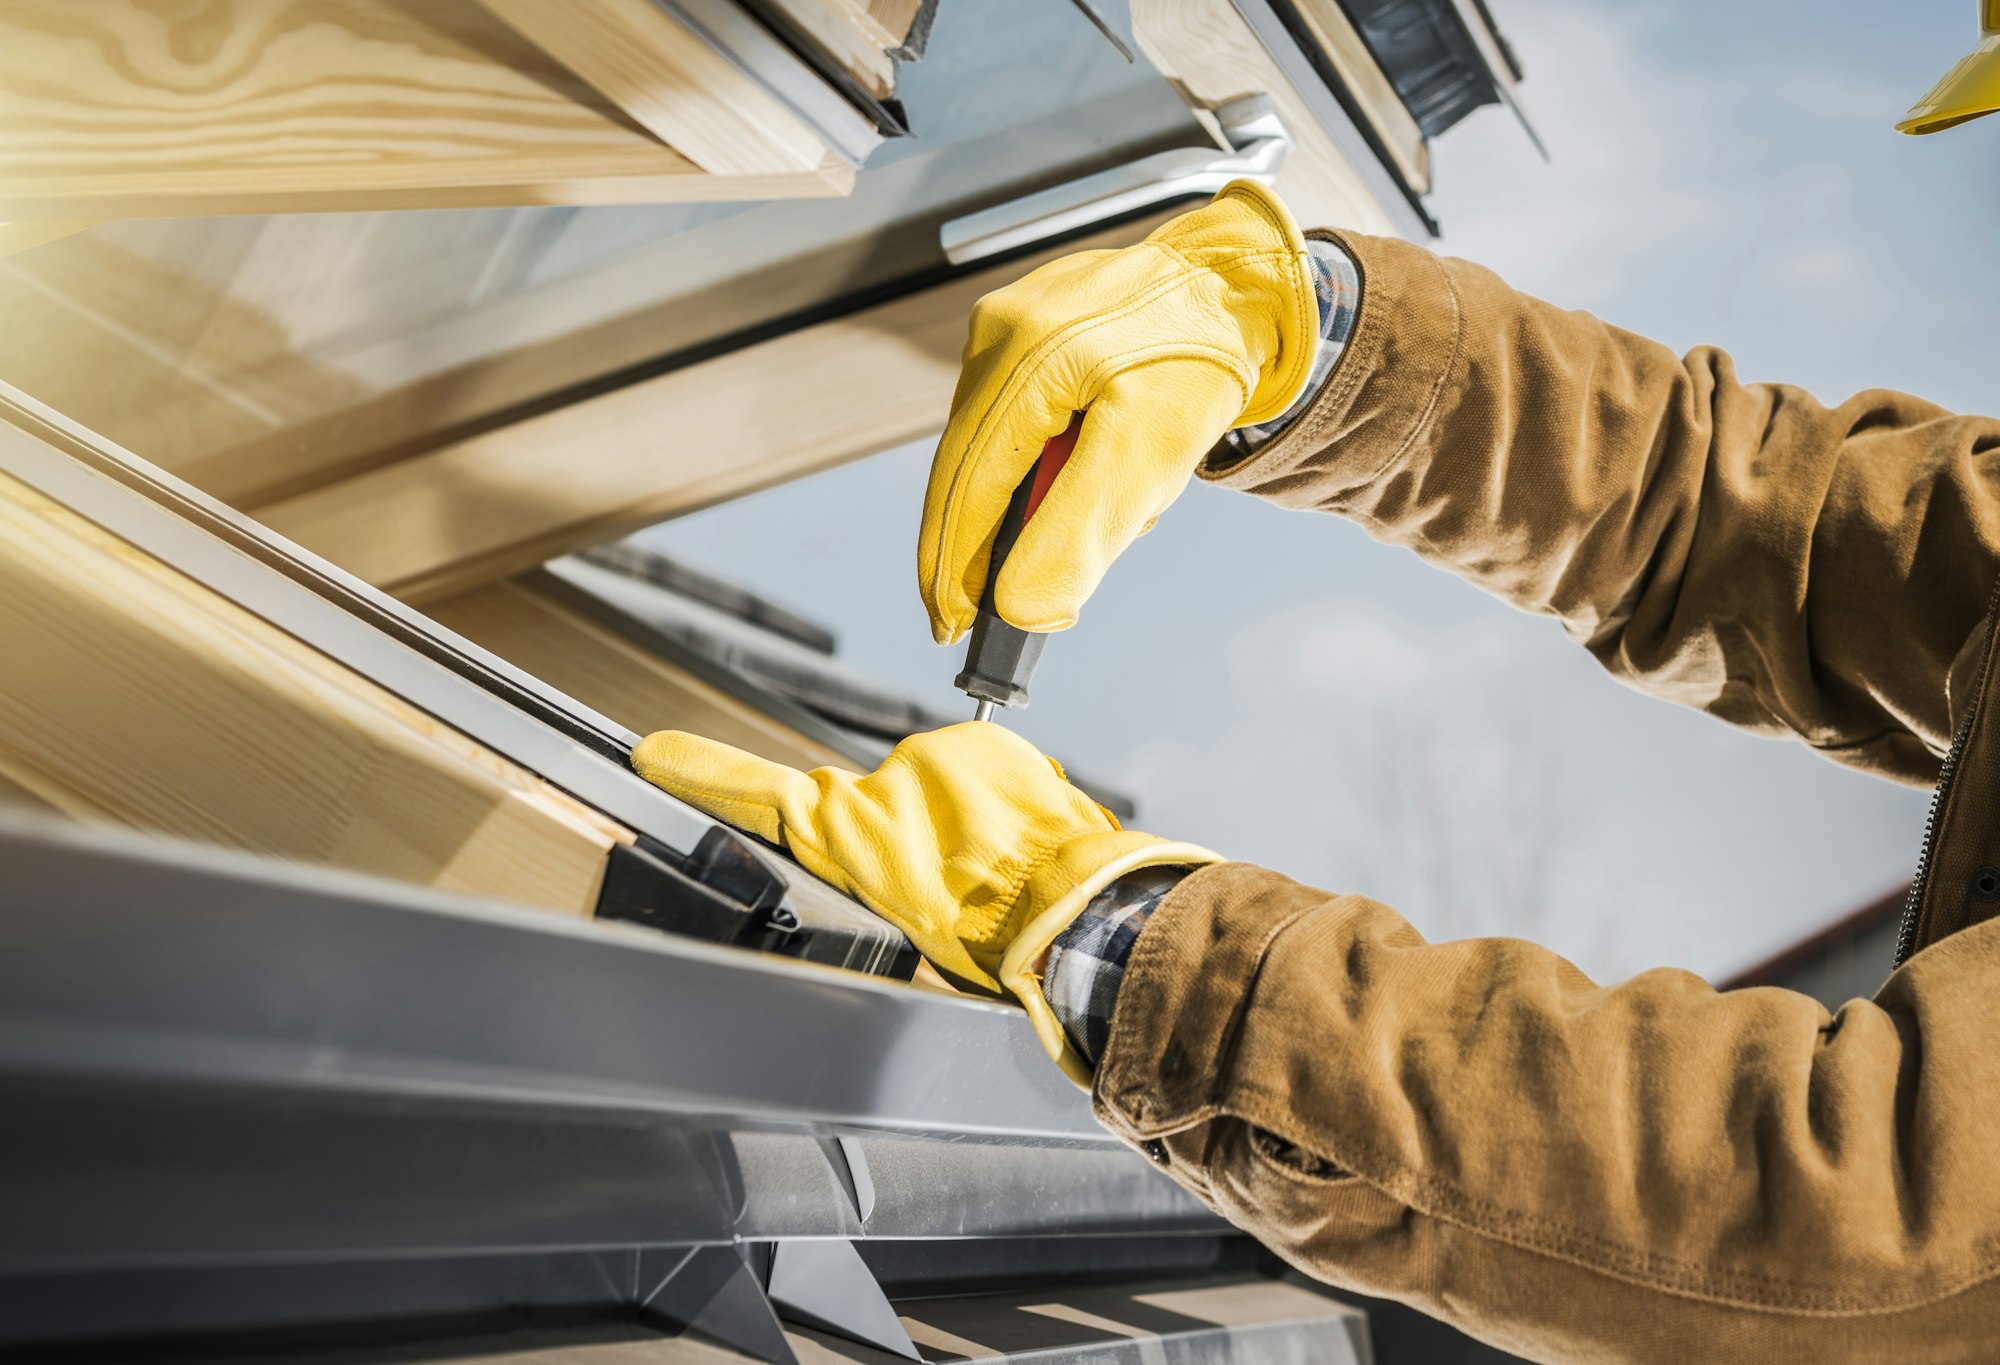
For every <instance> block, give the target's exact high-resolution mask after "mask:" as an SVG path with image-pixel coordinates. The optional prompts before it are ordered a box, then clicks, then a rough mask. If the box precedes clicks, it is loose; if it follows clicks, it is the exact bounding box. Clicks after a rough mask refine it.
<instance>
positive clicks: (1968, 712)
mask: <svg viewBox="0 0 2000 1365" xmlns="http://www.w3.org/2000/svg"><path fill="white" fill-rule="evenodd" d="M1996 612H2000V582H1996V583H1995V584H1994V585H1993V591H1992V593H1991V594H1989V595H1988V597H1987V599H1986V643H1985V644H1984V645H1983V646H1982V651H1983V654H1984V658H1983V659H1982V660H1981V662H1980V669H1979V678H1978V681H1977V683H1976V684H1975V687H1974V691H1973V694H1972V704H1971V705H1970V706H1968V707H1966V708H1965V718H1964V719H1963V720H1961V721H1959V723H1958V729H1957V731H1956V732H1955V733H1954V734H1953V735H1952V737H1951V748H1950V749H1949V750H1948V751H1947V752H1946V753H1945V756H1944V763H1943V765H1942V766H1941V767H1939V768H1938V780H1937V788H1936V790H1934V791H1933V792H1932V793H1931V808H1930V813H1929V814H1928V815H1926V816H1925V817H1924V846H1923V849H1922V851H1921V852H1919V853H1918V854H1917V871H1916V875H1915V876H1913V877H1911V878H1910V894H1909V895H1908V896H1906V897H1905V898H1904V900H1903V922H1902V924H1901V925H1900V926H1898V928H1897V930H1896V960H1895V961H1894V962H1893V963H1892V964H1891V965H1892V966H1896V967H1900V966H1902V965H1903V964H1904V963H1905V962H1907V961H1908V960H1909V957H1910V954H1911V953H1912V952H1914V951H1915V950H1916V946H1917V917H1918V914H1919V909H1920V907H1921V906H1922V905H1923V903H1924V892H1925V891H1926V890H1927V889H1928V888H1929V886H1930V881H1931V864H1932V862H1933V859H1934V855H1935V854H1936V852H1937V836H1938V816H1939V815H1940V814H1941V813H1942V812H1943V810H1944V800H1945V797H1946V796H1947V795H1949V794H1950V792H1951V782H1952V779H1953V778H1954V777H1956V776H1957V775H1958V760H1959V756H1960V755H1961V754H1963V753H1964V752H1965V742H1966V739H1967V737H1968V736H1970V735H1971V733H1972V718H1973V717H1974V716H1976V715H1978V714H1979V708H1980V706H1981V704H1983V703H1984V702H1985V700H1986V672H1987V669H1988V668H1990V667H1991V666H1992V662H1993V633H1994V631H1995V629H1996V628H2000V619H1996V617H1995V613H1996Z"/></svg>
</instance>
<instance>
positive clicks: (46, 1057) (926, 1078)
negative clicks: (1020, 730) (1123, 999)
mask: <svg viewBox="0 0 2000 1365" xmlns="http://www.w3.org/2000/svg"><path fill="white" fill-rule="evenodd" d="M0 866H5V867H6V869H7V873H8V875H7V876H6V878H5V879H4V880H0V941H4V943H5V945H6V951H4V952H0V1066H5V1067H6V1068H8V1069H12V1070H23V1071H36V1070H49V1069H56V1070H60V1071H64V1072H69V1073H89V1074H95V1075H100V1076H106V1077H119V1076H123V1077H131V1078H140V1077H150V1078H156V1079H181V1080H188V1081H193V1080H206V1081H211V1082H224V1081H227V1082H231V1083H238V1084H251V1085H267V1086H276V1087H280V1088H284V1089H289V1090H292V1091H294V1092H296V1093H298V1094H300V1095H301V1096H302V1097H304V1096H312V1095H317V1094H320V1093H323V1092H330V1091H339V1090H355V1091H361V1092H364V1093H370V1094H375V1095H378V1096H383V1097H389V1096H394V1095H405V1096H410V1097H421V1098H423V1099H425V1100H428V1101H436V1100H440V1099H443V1098H448V1097H454V1096H455V1097H460V1098H464V1099H486V1100H496V1101H509V1102H516V1103H527V1104H537V1105H564V1104H572V1105H594V1106H598V1107H603V1108H612V1109H628V1110H632V1111H636V1112H654V1113H675V1114H684V1115H707V1116H716V1117H725V1118H727V1119H729V1120H730V1121H731V1122H733V1123H737V1124H747V1125H750V1126H776V1127H791V1128H794V1129H802V1128H810V1127H813V1126H815V1125H821V1124H848V1125H852V1126H854V1127H857V1128H879V1129H887V1130H894V1131H904V1132H917V1133H936V1134H950V1135H955V1136H974V1135H987V1136H991V1137H1003V1138H1007V1139H1010V1140H1034V1141H1045V1142H1058V1143H1064V1142H1067V1143H1081V1144H1085V1145H1089V1146H1096V1147H1101V1148H1108V1147H1111V1146H1114V1145H1115V1140H1114V1139H1113V1138H1112V1137H1111V1136H1110V1135H1109V1134H1108V1133H1106V1132H1105V1130H1104V1129H1102V1128H1100V1127H1099V1126H1098V1125H1097V1123H1096V1121H1095V1120H1094V1119H1093V1118H1092V1117H1091V1114H1090V1106H1089V1102H1088V1100H1087V1098H1086V1097H1085V1096H1084V1094H1083V1093H1082V1092H1081V1091H1079V1090H1078V1089H1076V1087H1075V1086H1073V1085H1071V1084H1070V1083H1069V1082H1068V1081H1067V1080H1066V1079H1064V1078H1063V1076H1062V1075H1061V1073H1060V1072H1059V1071H1057V1069H1056V1068H1055V1067H1053V1066H1051V1065H1050V1064H1049V1061H1048V1058H1047V1057H1046V1056H1045V1055H1043V1053H1042V1050H1041V1046H1040V1044H1039V1043H1037V1042H1036V1040H1035V1036H1034V1032H1033V1030H1032V1029H1030V1028H1029V1026H1028V1023H1027V1020H1026V1018H1025V1017H1024V1016H1023V1015H1022V1014H1021V1013H1020V1011H1019V1010H1016V1009H1012V1008H1009V1007H1006V1006H1003V1005H998V1004H986V1003H983V1002H980V1001H975V1000H970V999H967V998H964V997H960V996H947V995H943V994H940V993H936V992H931V991H924V990H919V989H916V988H914V987H909V986H905V985H902V984H900V983H896V982H885V981H879V980H876V979H874V978H870V977H864V976H861V975H858V974H856V973H852V972H845V971H840V970H837V969H834V968H828V967H820V966H816V965H813V964H810V963H796V962H790V961H786V960H783V959H778V958H771V957H766V956H763V955H761V954H757V953H752V952H747V951H743V950H735V949H728V948H719V947H711V946H709V945H706V944H701V943H694V942H684V941H681V940H676V939H670V938H667V937H666V936H664V935H659V934H653V933H648V932H645V931H643V930H639V929H625V928H621V927H619V926H615V925H606V924H597V923H591V922H585V921H569V920H565V919H562V918H560V917H557V916H553V915H550V914H548V913H546V912H540V911H532V910H520V909H514V908H512V907H508V906H503V905H498V904H493V903H487V902H481V901H475V900H471V899H469V898H463V897H456V896H449V895H445V894H442V893H438V892H433V891H429V890H426V889H424V888H416V887H407V886H404V885H402V884H400V883H391V882H383V881H378V880H376V879H372V878H364V877H357V876H352V875H339V874H329V873H325V872H321V871H314V870H307V869H302V868H295V867H289V866H285V865H281V864H276V863H270V862H267V861H264V860H258V859H252V858H249V857H246V856H242V855H234V854H226V853H221V852H217V851H213V850H207V849H198V848H192V847H187V846H181V845H170V844H166V843H163V842H160V841H155V840H147V839H142V838H137V837H134V836H120V835H114V834H109V833H104V832H94V831H84V830H78V829H70V828H62V827H53V826H45V825H42V824H40V823H38V822H25V821H23V822H7V823H4V824H0Z"/></svg>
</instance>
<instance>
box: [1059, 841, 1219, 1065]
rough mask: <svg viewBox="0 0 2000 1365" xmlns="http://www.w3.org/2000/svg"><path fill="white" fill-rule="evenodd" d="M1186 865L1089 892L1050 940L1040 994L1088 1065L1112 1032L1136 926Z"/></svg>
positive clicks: (1141, 873) (1151, 870)
mask: <svg viewBox="0 0 2000 1365" xmlns="http://www.w3.org/2000/svg"><path fill="white" fill-rule="evenodd" d="M1189 870H1190V869H1188V868H1185V867H1143V868H1140V869H1139V870H1138V871H1137V872H1133V873H1129V874H1127V875H1126V876H1123V877H1120V878H1119V879H1118V880H1117V881H1115V882H1113V883H1112V884H1111V885H1109V886H1107V887H1105V888H1104V890H1102V891H1100V892H1098V893H1097V894H1096V895H1095V896H1093V897H1091V900H1090V904H1089V905H1087V906H1085V907H1084V909H1083V913H1082V914H1080V915H1078V916H1077V917H1076V919H1075V920H1074V921H1073V922H1071V924H1070V926H1069V928H1067V929H1065V930H1063V931H1062V933H1061V934H1060V935H1059V936H1058V937H1057V939H1056V941H1055V942H1054V943H1052V944H1050V945H1049V956H1048V962H1047V965H1046V966H1044V967H1043V969H1042V993H1043V994H1044V995H1046V996H1047V997H1048V1001H1049V1007H1050V1008H1051V1009H1052V1010H1054V1011H1055V1016H1056V1022H1058V1023H1059V1024H1061V1025H1062V1027H1063V1032H1065V1033H1067V1034H1068V1035H1069V1040H1070V1042H1072V1043H1074V1044H1075V1045H1076V1050H1077V1051H1078V1052H1081V1053H1082V1054H1083V1057H1084V1060H1085V1061H1087V1062H1089V1063H1090V1064H1091V1065H1092V1066H1095V1065H1097V1059H1098V1057H1100V1056H1101V1055H1103V1052H1104V1045H1105V1043H1106V1042H1107V1041H1109V1039H1110V1037H1111V1011H1112V1009H1113V1008H1114V1007H1115V1006H1116V1005H1117V1003H1118V987H1119V985H1120V984H1121V983H1122V982H1123V981H1124V979H1125V960H1126V958H1128V957H1129V956H1131V953H1132V945H1133V944H1134V943H1136V942H1138V939H1139V932H1140V930H1142V929H1144V928H1145V927H1146V920H1147V918H1148V917H1150V916H1151V915H1152V913H1153V911H1154V909H1155V908H1156V907H1158V905H1159V903H1160V902H1161V901H1162V900H1164V899H1166V895H1167V893H1168V892H1169V891H1171V890H1173V889H1174V887H1176V886H1177V885H1179V884H1180V880H1181V878H1183V877H1185V876H1187V874H1188V872H1189Z"/></svg>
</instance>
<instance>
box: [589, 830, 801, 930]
mask: <svg viewBox="0 0 2000 1365" xmlns="http://www.w3.org/2000/svg"><path fill="white" fill-rule="evenodd" d="M785 891H786V885H785V879H784V878H783V877H781V876H779V875H778V873H777V871H776V869H774V868H772V867H771V866H770V864H768V863H766V862H765V861H764V859H763V856H762V855H761V854H759V853H758V852H757V851H756V850H755V849H754V848H752V847H751V846H750V844H749V842H748V841H747V840H745V839H743V838H742V837H741V836H739V835H736V834H732V833H731V832H730V831H728V830H726V829H723V828H721V827H720V826H718V827H716V828H714V829H711V830H709V832H708V833H707V834H705V835H703V836H702V838H701V842H699V843H698V844H696V845H695V847H694V851H693V852H692V853H689V854H685V855H682V854H676V853H675V852H674V851H673V850H672V849H670V848H668V847H667V846H666V845H665V844H662V843H660V842H659V841H658V840H656V839H653V838H650V837H648V836H646V835H644V834H642V835H640V836H639V837H638V839H637V840H636V841H635V842H634V843H631V844H620V845H618V846H616V847H614V848H613V849H612V850H611V857H610V860H609V861H608V862H607V863H606V864H605V869H604V884H603V886H602V887H601V888H600V889H599V891H598V894H597V917H598V918H599V919H615V920H625V921H627V922H629V923H633V924H643V925H646V926H647V927H649V928H653V929H660V930H663V931H665V932H667V933H670V934H682V935H686V936H688V937H690V938H700V939H706V940H708V941H709V942H711V943H729V944H734V945H736V946H738V947H743V948H756V949H758V950H759V951H762V952H767V953H783V954H786V955H788V956H794V957H795V956H799V955H801V954H802V953H803V952H804V950H805V947H806V940H807V937H808V935H807V934H806V933H805V932H804V926H802V925H801V924H800V922H799V917H798V915H797V913H796V912H794V911H793V910H792V908H791V907H790V906H788V905H786V904H785Z"/></svg>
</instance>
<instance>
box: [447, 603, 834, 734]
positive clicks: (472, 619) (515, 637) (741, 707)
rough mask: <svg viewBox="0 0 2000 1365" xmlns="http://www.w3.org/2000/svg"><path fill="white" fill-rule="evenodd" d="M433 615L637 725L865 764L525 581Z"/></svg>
mask: <svg viewBox="0 0 2000 1365" xmlns="http://www.w3.org/2000/svg"><path fill="white" fill-rule="evenodd" d="M424 611H425V614H427V615H428V616H430V617H431V619H433V620H435V621H437V622H438V623H439V624H440V625H443V626H445V627H447V628H448V629H451V630H455V631H457V632H458V633H459V634H460V635H463V636H465V637H466V638H467V639H469V640H472V641H474V642H475V643H477V644H481V645H484V646H485V647H486V648H487V649H490V650H492V651H493V652H494V653H495V654H498V655H499V656H500V657H501V658H503V659H505V660H507V661H508V662H509V663H512V664H514V665H516V666H517V667H520V668H524V669H526V670H527V671H528V672H530V673H532V674H534V675H535V676H536V677H538V678H540V679H542V680H543V681H544V682H546V683H548V684H550V685H551V686H553V687H555V688H557V689H559V690H561V691H563V692H565V693H567V694H569V695H570V696H572V697H575V698H576V699H577V700H578V701H580V702H582V703H583V704H584V705H585V706H588V707H590V708H591V709H592V710H594V711H598V712H600V713H602V714H604V715H606V716H609V717H610V718H611V719H613V720H615V721H617V722H618V723H619V724H621V725H623V726H625V727H626V728H627V729H630V730H633V731H635V732H637V733H639V734H642V735H643V734H648V733H650V732H652V731H654V730H688V731H692V732H694V733H696V734H702V735H707V736H708V737H709V738H710V739H718V740H721V741H722V742H724V743H725V744H733V745H735V746H736V747H737V748H739V749H747V750H748V751H749V752H751V753H753V754H757V755H759V756H760V757H763V758H768V759H770V760H771V761H772V762H774V763H784V764H788V765H789V766H791V767H794V768H802V769H811V768H819V767H825V766H828V765H831V766H833V767H836V768H847V769H850V770H852V769H854V767H855V765H854V764H853V763H852V762H851V761H850V760H848V759H847V758H846V757H844V756H843V755H841V754H838V753H836V752H834V751H833V750H832V749H829V748H827V747H826V746H825V745H823V744H818V743H815V742H814V741H813V740H811V739H808V738H806V737H805V736H804V735H801V734H799V733H798V732H797V731H796V730H793V729H792V728H791V727H789V726H787V725H784V724H783V723H781V722H779V721H777V720H774V719H772V718H771V717H770V716H767V715H765V714H764V713H763V712H761V711H759V710H757V709H756V708H755V707H753V706H748V705H746V704H744V703H743V702H741V701H738V700H737V699H736V698H735V697H732V696H730V695H729V694H728V693H727V692H724V691H723V690H722V689H720V688H718V687H714V686H711V685H710V684H708V683H706V682H703V681H702V680H701V679H699V678H697V677H695V676H694V675H693V674H691V673H688V672H686V671H685V670H683V669H680V668H676V667H675V666H674V665H673V664H671V663H669V662H667V661H666V660H665V659H662V658H660V657H659V656H658V655H657V654H653V653H651V652H650V651H648V650H646V649H644V648H642V647H641V646H639V645H637V644H634V643H633V642H632V641H630V640H627V639H626V638H625V637H624V636H622V635H620V634H618V633H617V632H616V631H614V630H611V629H610V628H608V627H606V626H604V625H602V624H600V623H599V622H596V621H593V620H591V619H590V618H589V617H587V616H584V615H582V614H581V613H579V612H577V611H575V610H574V609H572V608H571V607H569V606H567V605H566V604H564V603H562V602H560V601H557V600H556V599H555V598H553V597H550V596H548V595H547V594H545V593H540V592H536V591H535V590H534V589H533V588H532V587H529V586H528V585H526V584H523V583H516V582H511V581H509V582H504V583H491V584H488V585H487V586H485V587H483V588H474V589H473V590H472V591H471V592H468V593H461V594H459V595H458V596H456V597H451V598H447V599H445V600H443V601H439V602H432V603H430V604H429V605H427V606H426V607H425V608H424Z"/></svg>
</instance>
